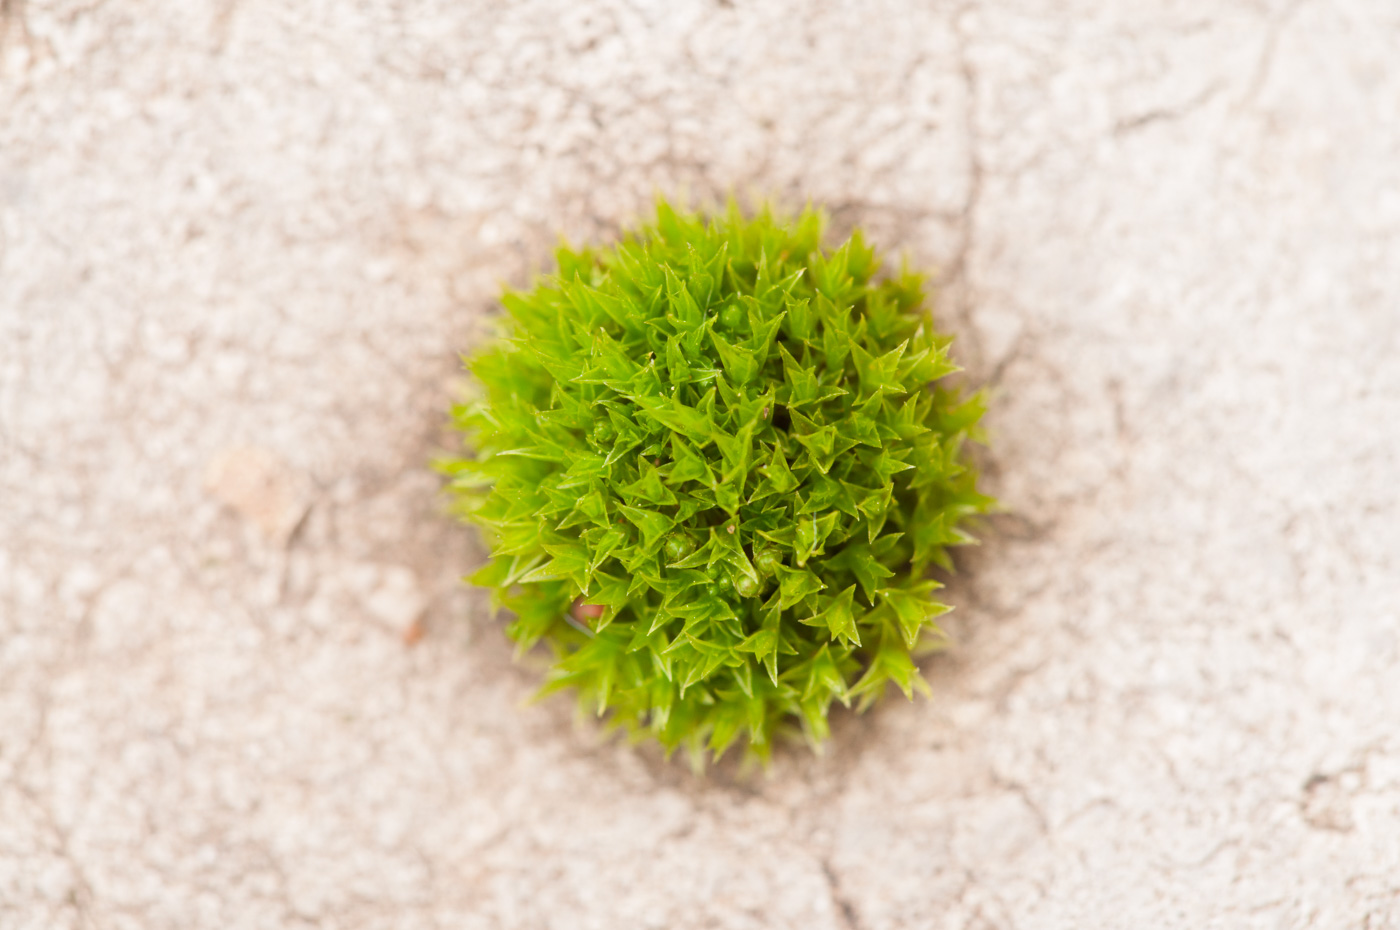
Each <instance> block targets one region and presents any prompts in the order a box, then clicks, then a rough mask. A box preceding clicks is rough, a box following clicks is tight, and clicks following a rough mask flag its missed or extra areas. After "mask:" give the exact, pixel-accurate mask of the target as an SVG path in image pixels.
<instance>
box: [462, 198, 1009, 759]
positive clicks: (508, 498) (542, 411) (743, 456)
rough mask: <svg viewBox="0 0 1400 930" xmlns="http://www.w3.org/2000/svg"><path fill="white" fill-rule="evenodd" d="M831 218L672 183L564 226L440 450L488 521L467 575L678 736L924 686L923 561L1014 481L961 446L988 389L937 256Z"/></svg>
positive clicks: (581, 670) (933, 559) (768, 731)
mask: <svg viewBox="0 0 1400 930" xmlns="http://www.w3.org/2000/svg"><path fill="white" fill-rule="evenodd" d="M822 227H823V219H822V216H821V215H820V214H819V213H816V212H813V211H811V210H808V211H806V212H804V213H803V214H802V215H801V216H800V217H798V218H797V219H796V220H795V221H788V220H786V219H784V218H782V217H780V216H776V215H774V214H773V213H772V212H770V211H768V210H764V211H763V212H761V213H759V214H758V215H757V216H756V217H754V218H752V219H746V218H744V216H743V215H742V214H741V213H740V211H739V210H738V209H737V208H736V207H735V206H733V205H732V204H731V206H730V207H729V209H728V211H727V212H726V213H724V214H720V215H714V216H704V215H698V214H691V213H687V212H684V211H681V210H678V209H676V208H673V207H672V206H669V205H667V204H666V203H664V202H663V203H660V204H659V205H658V207H657V211H656V219H655V221H654V222H652V223H650V224H649V225H645V226H643V227H641V228H639V229H637V230H635V231H633V232H631V233H629V234H627V235H626V236H624V237H623V239H622V241H621V242H620V243H618V244H617V245H615V246H611V247H607V248H597V249H593V248H586V249H579V250H574V249H569V248H564V249H561V250H559V252H558V263H559V270H558V274H557V275H555V276H553V277H549V278H545V279H543V280H541V281H540V282H538V283H537V284H536V285H535V286H534V287H533V288H532V289H530V290H527V291H519V292H510V293H507V294H505V296H504V298H503V301H502V302H503V304H504V305H505V309H506V310H507V311H508V313H509V320H508V323H507V326H508V333H507V338H506V339H504V340H502V341H500V342H498V343H496V344H493V345H490V346H487V347H486V348H484V349H483V350H482V351H480V352H479V353H477V354H476V355H475V356H473V357H471V358H469V359H467V364H468V367H469V368H470V370H471V372H472V374H473V375H474V376H475V382H476V385H477V388H478V390H479V391H480V397H479V398H478V399H475V400H473V401H471V402H468V403H463V404H461V405H458V406H456V407H454V408H453V418H454V422H455V424H456V426H457V428H458V429H460V430H461V431H462V433H463V434H464V438H465V449H466V452H465V454H464V455H462V456H461V457H454V458H450V459H447V460H445V461H443V462H442V463H441V467H442V468H443V470H444V471H445V472H446V473H447V474H448V475H450V477H451V482H450V485H449V491H450V495H451V497H452V502H453V507H454V510H455V512H456V513H457V514H459V515H460V516H461V517H462V518H464V519H465V520H467V521H469V522H471V523H475V524H476V525H478V526H479V527H481V529H482V531H483V533H484V535H485V536H486V538H487V539H488V541H489V543H490V546H491V558H490V561H489V562H488V563H487V564H486V565H485V566H484V567H483V568H482V569H481V570H480V571H478V572H476V573H475V574H474V575H472V576H471V580H472V581H473V582H475V583H476V584H479V585H484V586H487V587H489V588H491V589H492V590H493V594H494V601H495V603H496V604H497V605H498V606H504V607H506V608H508V609H509V610H510V611H511V612H512V613H513V614H514V619H513V620H512V621H511V623H510V625H509V626H508V628H507V632H508V633H509V635H510V637H511V638H512V639H514V640H515V641H516V642H517V643H518V644H519V645H520V647H521V649H522V650H524V649H528V648H530V647H531V646H533V645H535V644H536V643H538V642H541V641H543V642H545V643H547V644H548V645H549V647H550V648H551V649H552V650H553V652H554V655H555V662H554V665H553V667H552V669H551V671H550V673H549V676H548V680H547V682H546V684H545V688H544V690H545V692H546V693H547V692H551V691H554V690H557V689H563V688H575V689H577V691H578V692H579V694H580V696H581V698H582V700H583V701H584V702H585V704H586V705H587V706H590V707H596V709H597V712H598V713H599V714H600V715H603V714H607V715H608V717H609V720H610V722H611V723H613V724H615V725H617V726H620V727H623V728H625V729H626V730H628V731H629V732H630V733H631V734H632V735H633V736H634V737H645V736H648V735H649V736H654V737H655V738H656V739H657V740H659V741H660V742H661V743H662V745H664V746H665V747H666V749H667V750H668V751H669V750H673V749H675V748H676V747H677V746H681V745H685V746H687V747H689V748H690V749H691V750H692V752H693V754H694V755H695V756H696V757H697V758H701V759H703V757H704V754H705V751H706V749H707V748H708V749H709V750H710V751H712V752H713V753H714V754H715V755H716V756H718V755H719V754H722V753H723V752H724V751H725V750H726V749H727V748H728V747H730V746H731V745H733V744H734V743H735V741H736V740H743V741H744V742H745V744H746V745H747V747H748V749H749V750H750V751H751V752H752V753H753V754H755V755H757V756H759V757H760V758H763V759H766V758H767V757H768V755H769V753H770V751H771V747H772V745H773V741H774V738H775V736H776V735H778V734H780V733H782V732H784V731H791V730H796V729H797V726H800V728H801V729H802V730H804V731H805V733H806V735H807V737H808V738H809V740H810V741H811V742H812V743H813V744H814V745H815V744H818V743H820V742H821V741H822V740H823V739H825V738H826V737H827V735H828V732H829V731H828V725H827V711H828V708H829V707H830V704H831V702H832V701H833V700H837V701H840V702H842V703H843V704H848V705H849V703H850V702H851V701H852V700H855V701H856V702H857V703H858V706H859V707H860V708H861V709H864V708H865V707H866V706H868V705H869V704H870V703H872V702H873V701H875V700H876V699H877V698H879V697H880V696H881V695H882V694H883V693H884V692H885V690H886V686H887V684H888V683H890V682H893V683H894V684H895V685H897V686H898V687H899V688H900V689H901V690H902V691H903V692H904V693H905V695H907V696H910V697H912V695H913V692H914V691H915V690H916V689H917V690H923V691H927V685H926V684H925V682H924V681H923V679H922V678H921V677H920V674H919V671H918V669H917V668H916V667H915V665H914V661H913V656H914V655H915V654H917V652H918V650H919V649H920V648H921V643H922V644H923V645H928V644H929V643H930V642H931V641H933V642H936V640H937V637H938V636H939V635H940V633H939V630H938V628H937V626H936V625H935V623H934V620H935V618H936V617H938V616H939V615H940V614H942V613H944V612H945V611H947V610H948V607H947V606H945V605H944V604H941V603H940V602H939V601H938V600H937V598H936V597H935V594H934V592H935V590H936V589H937V588H939V587H940V585H939V584H938V583H937V582H935V581H933V580H931V579H929V578H928V577H926V576H927V573H928V570H929V569H930V567H931V566H935V565H936V566H940V567H942V568H944V569H951V567H952V564H951V561H950V560H949V557H948V548H949V547H950V546H956V545H961V544H964V543H967V542H970V541H971V539H970V537H969V536H968V535H967V534H966V533H965V532H964V531H963V529H962V528H961V527H962V525H963V524H964V522H965V520H966V519H967V518H968V517H970V516H972V515H974V514H978V513H982V512H984V511H986V510H988V509H989V507H990V506H991V505H992V500H991V499H990V498H988V497H986V496H984V495H982V494H980V493H978V491H977V486H976V485H977V481H976V474H975V472H974V470H973V469H972V468H971V467H970V465H969V462H968V460H967V457H966V455H965V453H964V450H963V444H964V440H965V439H967V438H969V437H972V438H974V439H975V438H977V433H976V425H977V422H978V419H979V418H980V416H981V414H982V411H983V398H982V396H981V395H980V394H971V395H969V396H964V395H963V394H961V393H960V392H959V391H957V390H955V389H952V388H949V387H946V386H944V385H943V384H940V383H939V382H940V379H942V378H944V377H945V376H947V375H949V374H951V373H952V372H954V371H956V370H957V369H956V366H954V365H953V363H952V362H951V361H949V358H948V347H949V343H950V341H951V340H950V338H949V337H947V336H942V335H939V334H938V333H936V332H935V331H934V329H933V323H932V320H931V318H930V316H929V313H928V311H927V309H926V307H925V303H924V295H923V291H922V288H921V279H920V277H919V276H917V275H915V274H912V273H910V272H908V271H904V272H901V273H899V274H897V275H892V276H887V277H886V276H880V275H878V270H879V266H880V265H879V260H878V259H877V257H876V255H875V253H874V251H873V250H872V249H870V248H869V247H868V246H867V245H866V244H865V241H864V239H863V238H862V236H861V234H860V233H859V232H856V233H855V234H853V235H852V236H851V238H850V239H849V240H848V241H847V242H846V243H845V244H844V245H842V246H841V247H840V248H838V249H836V250H835V251H831V252H828V251H824V250H823V249H822V245H821V239H822ZM795 725H797V726H795Z"/></svg>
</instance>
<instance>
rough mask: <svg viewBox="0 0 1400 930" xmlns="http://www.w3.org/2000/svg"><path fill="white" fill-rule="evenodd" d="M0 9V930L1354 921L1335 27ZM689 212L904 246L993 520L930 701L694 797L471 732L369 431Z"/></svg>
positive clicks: (504, 718) (1384, 902)
mask: <svg viewBox="0 0 1400 930" xmlns="http://www.w3.org/2000/svg"><path fill="white" fill-rule="evenodd" d="M0 8H3V10H4V11H5V26H4V37H3V53H0V62H2V63H3V67H2V68H0V927H3V928H4V930H20V928H36V930H49V928H69V927H74V928H79V927H91V928H104V930H105V928H114V930H115V928H149V930H156V928H182V930H185V928H267V927H304V928H311V927H318V928H370V927H386V928H387V927H395V928H428V927H436V928H536V927H553V928H595V927H596V928H607V930H613V928H633V927H639V928H640V927H652V928H711V927H712V928H788V927H792V928H819V930H820V928H838V930H877V928H904V927H910V928H945V927H946V928H964V927H966V928H993V927H995V928H1011V927H1017V928H1053V927H1065V928H1116V927H1123V928H1148V927H1151V928H1163V927H1170V928H1198V927H1211V926H1218V927H1231V928H1235V927H1260V928H1263V927H1269V928H1288V927H1326V928H1332V927H1369V928H1379V927H1392V928H1394V927H1400V643H1398V642H1397V627H1400V490H1397V488H1398V487H1400V361H1397V357H1398V356H1400V119H1397V114H1400V58H1398V57H1397V51H1400V7H1397V6H1396V4H1394V3H1393V2H1391V0H1302V2H1286V3H1285V2H1280V3H1275V2H1257V3H1244V2H1241V3H1221V2H1218V0H1180V2H1170V3H1169V2H1161V3H1147V2H1141V3H1139V2H1136V0H1134V2H1122V3H1116V4H1115V3H1104V2H1102V0H1080V2H1068V0H1063V2H1061V0H1054V2H1052V0H1007V2H996V3H992V2H985V3H968V4H966V5H964V6H954V5H951V4H942V3H937V2H927V3H919V2H915V0H883V2H878V3H877V2H860V3H856V2H851V3H847V4H844V5H840V4H825V3H816V2H811V3H806V4H804V3H800V2H770V3H758V2H751V0H733V2H705V3H699V2H693V3H692V2H684V3H682V2H662V0H654V2H651V3H643V2H617V3H608V2H580V0H557V2H540V3H508V4H507V3H501V2H480V0H478V2H467V0H421V2H417V3H406V2H405V3H392V2H387V0H381V2H371V0H366V2H358V3H350V2H344V0H338V2H333V0H298V2H295V3H281V4H277V3H270V2H260V0H244V2H235V0H223V2H219V3H201V2H192V0H168V2H159V0H149V2H126V3H121V2H117V0H107V2H102V0H84V2H67V0H62V2H60V0H53V2H48V0H28V2H27V3H25V2H24V0H6V2H4V4H3V6H2V7H0ZM730 188H734V189H738V190H741V191H742V190H752V191H757V192H769V193H774V194H776V195H777V196H779V197H780V198H782V199H783V200H784V201H785V202H787V203H789V204H792V203H798V202H800V201H801V199H803V198H807V197H810V198H814V199H816V200H818V201H822V202H825V203H827V204H828V205H829V206H830V207H831V209H832V210H833V214H834V218H835V223H836V226H837V228H838V231H839V229H842V228H849V226H850V225H851V224H853V223H861V224H864V225H866V226H868V227H869V228H870V229H871V230H872V232H873V233H874V235H875V237H876V239H877V240H878V241H880V242H881V243H883V244H885V245H887V246H889V247H891V251H893V252H895V253H896V254H897V252H898V250H899V248H901V247H903V248H907V250H908V252H909V254H910V255H911V256H912V257H913V258H914V259H915V260H916V261H918V262H920V263H923V264H925V265H928V266H938V267H941V268H942V269H943V272H944V280H945V281H946V282H947V284H948V288H947V290H946V292H945V294H944V298H943V304H942V319H943V322H944V324H945V325H946V326H947V327H950V328H952V329H954V330H955V331H956V332H957V333H958V334H959V337H960V341H959V343H958V347H959V351H960V356H961V359H962V360H963V361H964V363H965V364H966V365H967V367H968V369H969V372H970V376H971V378H972V379H973V380H974V381H977V382H990V383H993V384H995V385H996V386H997V390H998V394H997V400H996V405H995V408H994V410H993V412H992V414H991V416H990V420H989V422H990V426H991V428H992V431H993V433H994V438H995V444H994V446H993V448H992V450H991V451H990V453H989V456H988V461H989V467H990V468H991V470H992V473H991V484H992V486H993V489H994V490H995V491H996V492H997V493H999V494H1000V495H1001V496H1002V497H1003V498H1004V499H1005V501H1006V503H1007V504H1008V505H1009V506H1010V508H1011V509H1012V511H1013V514H1012V515H1010V516H1007V517H1004V518H999V519H998V521H997V522H995V523H994V524H993V526H992V527H990V528H989V531H988V532H987V533H986V542H985V545H984V546H983V547H982V548H981V549H980V550H978V551H976V552H975V553H971V554H969V556H968V557H967V558H966V559H965V560H964V568H965V570H964V572H963V573H962V574H961V575H960V577H959V579H958V580H957V581H956V582H955V583H954V584H953V585H952V587H951V588H950V591H949V596H950V597H951V599H952V600H953V602H954V603H955V604H957V606H958V608H959V609H958V611H957V613H956V614H955V616H956V617H957V618H958V619H957V622H956V624H955V625H954V632H955V633H956V636H957V641H958V645H957V648H956V650H955V652H954V653H953V654H952V655H950V656H948V657H946V658H943V659H940V660H937V661H935V662H934V663H932V664H931V665H930V666H929V669H928V670H929V673H930V676H931V678H932V679H933V682H934V690H935V695H936V696H935V699H934V700H932V701H921V702H919V703H916V704H912V705H911V704H905V703H903V702H902V701H896V702H893V703H891V704H889V705H887V706H885V707H883V708H882V709H880V710H879V711H878V712H876V713H874V714H872V715H870V716H867V717H864V718H859V719H856V718H851V717H848V716H842V717H840V718H839V719H838V721H837V725H836V738H835V739H834V741H833V743H832V745H831V748H830V750H829V752H828V753H827V755H826V756H825V757H823V758H820V759H814V758H812V757H810V756H808V755H807V754H806V753H805V752H801V751H797V752H791V753H785V754H783V755H782V756H780V758H779V759H778V762H777V764H776V765H775V766H774V769H773V772H772V774H771V776H770V777H768V778H766V779H765V778H762V777H759V778H754V779H748V780H745V779H741V778H739V777H738V776H737V774H736V772H735V771H734V770H733V769H732V768H722V769H721V770H720V771H719V772H718V773H716V774H715V775H714V776H712V777H710V778H709V779H707V780H695V779H693V778H692V777H691V776H690V775H689V774H688V773H687V771H686V770H685V768H684V767H683V766H682V765H679V764H669V765H668V764H665V763H663V762H661V761H660V760H659V759H658V757H657V755H656V753H654V752H652V751H650V750H633V749H629V748H626V747H625V746H619V745H616V744H613V743H606V742H604V741H601V740H600V739H599V738H598V736H597V734H596V730H595V728H594V727H593V725H591V724H590V723H587V722H585V723H583V724H581V725H579V724H576V722H575V719H574V716H573V711H572V709H571V707H570V705H569V704H568V703H567V702H565V701H559V702H555V703H548V704H545V705H542V706H532V707H525V706H522V704H523V701H524V700H525V698H526V697H527V696H528V695H529V693H530V692H531V690H532V687H533V685H534V683H535V682H536V681H537V677H538V671H537V669H535V668H531V667H529V666H526V667H519V666H515V665H513V664H512V663H511V657H510V651H509V649H508V648H507V645H506V644H505V643H504V641H503V638H502V636H501V634H500V630H499V623H498V622H497V621H496V620H494V619H492V618H491V617H489V616H487V615H486V612H485V609H484V605H483V603H482V601H481V599H480V598H478V597H477V596H475V595H473V594H470V593H468V592H466V591H465V590H464V589H463V588H462V587H461V586H460V585H459V584H458V581H457V578H458V576H459V575H460V574H461V573H462V572H464V571H465V570H467V569H468V568H469V567H470V566H471V564H472V562H473V560H474V559H476V558H478V557H479V553H478V552H477V550H476V549H475V548H474V543H473V542H471V541H470V538H469V536H468V535H467V533H466V532H465V531H463V530H459V529H458V528H456V527H454V526H451V525H449V524H448V523H447V522H446V521H445V520H444V519H442V518H441V517H440V516H439V508H440V501H439V499H438V497H437V496H436V495H437V487H438V482H437V479H436V478H435V477H434V476H433V474H432V473H431V472H430V471H429V470H428V469H427V468H426V467H425V461H426V460H427V459H428V457H429V456H430V454H431V453H432V451H433V450H434V449H435V448H438V447H439V443H441V442H442V441H443V434H442V419H443V416H442V415H443V408H444V404H445V402H446V399H447V397H448V395H449V393H450V392H451V391H452V389H453V386H454V384H455V383H456V379H457V377H458V376H457V374H456V372H457V364H456V360H455V357H454V351H455V350H457V349H461V348H465V347H468V346H470V345H471V344H472V343H473V341H474V340H476V339H479V338H481V335H482V334H483V332H484V331H485V329H486V326H485V321H486V319H487V317H488V315H489V314H491V313H492V312H493V311H492V298H493V295H494V294H495V293H496V291H497V285H498V283H499V282H501V281H508V282H514V283H517V284H518V283H524V282H525V281H527V280H528V275H529V272H530V271H531V269H536V270H537V269H539V268H541V267H543V262H544V261H545V257H546V255H547V250H548V248H549V247H550V246H551V244H552V243H553V241H554V239H555V237H556V236H557V235H558V234H559V233H561V232H562V233H564V234H566V235H568V236H570V237H574V238H580V237H595V236H606V235H608V234H610V233H611V232H613V231H615V230H616V229H617V228H618V226H619V225H620V224H622V223H625V222H627V221H628V220H629V219H630V218H632V217H634V216H636V215H637V213H638V212H639V211H641V210H642V209H644V207H645V206H646V204H647V202H648V200H649V198H650V196H651V193H652V191H653V190H654V189H661V190H667V191H676V190H689V191H691V192H692V193H694V194H696V195H710V194H713V193H715V192H723V191H724V190H726V189H730ZM420 614H421V623H422V626H423V629H424V631H425V635H424V636H423V637H422V639H421V641H418V642H416V644H413V643H412V640H414V639H415V633H414V632H413V631H414V630H415V629H416V627H415V624H417V623H419V622H420Z"/></svg>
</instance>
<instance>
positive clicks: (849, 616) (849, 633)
mask: <svg viewBox="0 0 1400 930" xmlns="http://www.w3.org/2000/svg"><path fill="white" fill-rule="evenodd" d="M855 593H856V586H855V585H851V586H850V587H848V588H846V589H845V590H844V591H842V592H841V593H840V594H838V595H836V596H835V597H833V598H830V599H827V600H826V602H825V606H824V607H823V608H822V609H821V610H820V611H818V612H817V613H816V614H814V615H813V616H811V617H808V618H807V619H805V620H803V621H802V622H803V623H805V624H807V625H808V626H817V627H823V628H825V629H826V630H827V631H828V633H829V634H830V636H831V638H832V639H833V640H842V641H844V642H846V643H849V644H850V645H852V646H859V645H860V631H859V630H858V629H857V628H856V619H855V614H854V610H853V606H852V605H853V604H854V603H855Z"/></svg>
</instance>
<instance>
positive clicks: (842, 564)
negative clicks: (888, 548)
mask: <svg viewBox="0 0 1400 930" xmlns="http://www.w3.org/2000/svg"><path fill="white" fill-rule="evenodd" d="M825 567H826V568H827V569H828V570H837V571H848V572H850V573H851V574H852V575H854V576H855V579H856V581H857V582H859V584H860V590H861V593H862V594H864V595H865V599H866V601H868V602H869V603H871V604H873V603H875V592H876V590H878V588H879V585H880V582H881V581H883V580H884V579H886V578H892V577H894V572H893V571H892V570H891V569H890V568H888V567H886V566H885V565H883V564H881V562H880V560H879V559H878V558H877V557H876V554H875V552H874V551H873V549H872V547H871V546H869V545H866V544H865V543H850V544H848V545H847V546H846V547H845V548H844V549H842V550H841V551H840V552H839V553H837V554H836V556H835V557H833V558H830V559H827V560H826V563H825Z"/></svg>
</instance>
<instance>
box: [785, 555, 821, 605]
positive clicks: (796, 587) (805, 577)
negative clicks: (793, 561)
mask: <svg viewBox="0 0 1400 930" xmlns="http://www.w3.org/2000/svg"><path fill="white" fill-rule="evenodd" d="M777 574H778V596H779V602H778V606H779V608H780V609H782V610H787V609H788V608H789V607H791V606H793V605H794V604H797V603H798V602H799V601H802V600H804V599H806V598H807V597H808V596H810V595H813V594H816V593H817V592H818V591H820V590H822V589H823V588H825V587H826V585H825V584H824V583H823V582H822V580H821V579H820V578H818V577H817V576H816V575H815V574H813V573H812V572H810V571H807V570H802V569H791V568H786V567H784V566H781V565H780V566H778V572H777Z"/></svg>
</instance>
